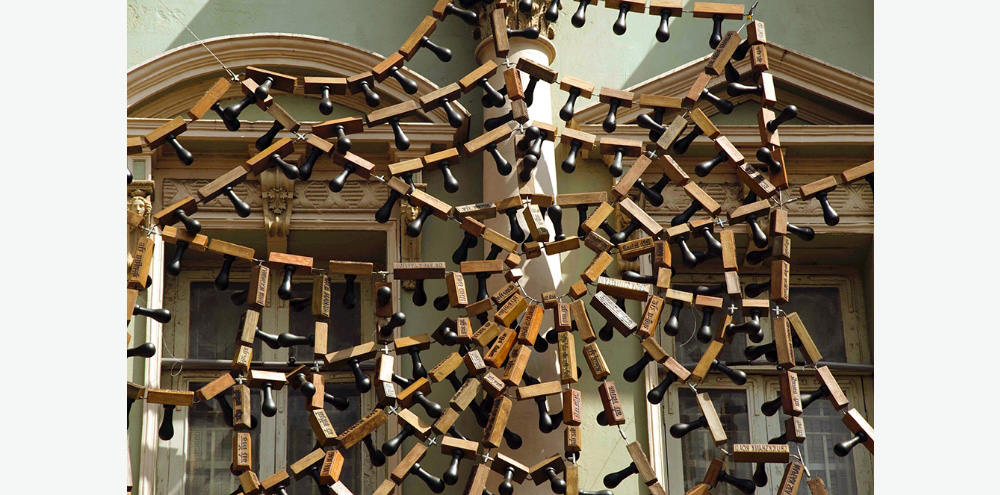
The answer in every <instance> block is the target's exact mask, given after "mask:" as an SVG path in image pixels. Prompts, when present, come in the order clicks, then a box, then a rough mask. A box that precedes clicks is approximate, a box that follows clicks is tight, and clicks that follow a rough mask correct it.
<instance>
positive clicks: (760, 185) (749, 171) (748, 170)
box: [736, 148, 784, 199]
mask: <svg viewBox="0 0 1000 495" xmlns="http://www.w3.org/2000/svg"><path fill="white" fill-rule="evenodd" d="M778 149H781V148H778ZM782 170H784V168H782ZM736 177H737V178H739V179H740V182H742V183H743V184H746V186H747V187H749V188H750V190H751V191H753V192H754V193H755V194H757V197H759V198H765V199H766V198H770V197H771V196H773V195H774V193H775V192H777V190H776V189H775V187H774V184H771V183H770V182H768V180H767V179H766V178H764V176H763V175H761V174H760V172H759V171H758V170H757V169H756V168H754V167H753V165H750V164H749V163H741V164H739V165H737V166H736Z"/></svg>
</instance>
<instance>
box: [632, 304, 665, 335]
mask: <svg viewBox="0 0 1000 495" xmlns="http://www.w3.org/2000/svg"><path fill="white" fill-rule="evenodd" d="M662 312H663V298H662V297H658V296H652V297H650V298H649V302H647V303H646V310H645V311H643V313H642V319H641V320H639V328H638V329H637V330H636V335H638V336H639V338H640V339H646V338H648V337H650V336H652V335H653V334H654V333H656V325H657V324H658V323H659V322H660V313H662Z"/></svg>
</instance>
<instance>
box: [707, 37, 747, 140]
mask: <svg viewBox="0 0 1000 495" xmlns="http://www.w3.org/2000/svg"><path fill="white" fill-rule="evenodd" d="M742 41H743V39H742V38H740V35H739V33H737V32H736V31H729V32H727V33H726V34H724V35H723V36H722V41H720V42H719V44H718V45H716V47H715V51H714V52H712V55H711V56H710V57H709V58H708V62H707V63H705V72H706V73H708V74H712V75H713V76H718V75H721V74H722V73H723V70H724V69H725V67H726V64H727V63H728V62H729V60H730V59H732V58H733V53H735V52H736V48H737V47H738V46H739V45H740V43H741V42H742ZM712 139H715V138H712Z"/></svg>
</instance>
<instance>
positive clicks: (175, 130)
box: [145, 117, 187, 149]
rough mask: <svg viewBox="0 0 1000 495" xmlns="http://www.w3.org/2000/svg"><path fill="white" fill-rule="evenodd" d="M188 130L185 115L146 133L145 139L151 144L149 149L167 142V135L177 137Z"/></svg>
mask: <svg viewBox="0 0 1000 495" xmlns="http://www.w3.org/2000/svg"><path fill="white" fill-rule="evenodd" d="M186 130H187V122H185V121H184V117H176V118H174V119H173V120H171V121H170V122H167V123H166V124H163V125H161V126H160V127H158V128H157V129H156V130H154V131H153V132H150V133H149V134H146V137H145V139H146V142H147V143H148V144H147V146H149V149H154V148H157V147H159V146H160V145H161V144H163V143H164V142H166V140H167V136H170V135H173V136H174V137H176V136H177V135H179V134H181V133H182V132H184V131H186Z"/></svg>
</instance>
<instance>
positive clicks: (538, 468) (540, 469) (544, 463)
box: [528, 454, 566, 486]
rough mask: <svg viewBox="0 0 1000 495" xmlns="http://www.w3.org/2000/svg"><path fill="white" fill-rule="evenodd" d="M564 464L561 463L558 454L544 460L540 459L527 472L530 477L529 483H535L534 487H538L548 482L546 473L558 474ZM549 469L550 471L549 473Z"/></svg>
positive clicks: (561, 460) (560, 457)
mask: <svg viewBox="0 0 1000 495" xmlns="http://www.w3.org/2000/svg"><path fill="white" fill-rule="evenodd" d="M565 465H566V463H565V462H564V461H563V459H562V456H561V455H560V454H555V455H553V456H551V457H548V458H546V459H542V460H541V461H539V462H538V464H535V465H534V466H532V467H531V468H530V469H529V470H528V474H529V475H531V481H534V482H535V486H539V485H541V484H542V483H545V482H547V481H549V478H548V475H547V474H546V473H554V474H559V473H561V472H563V470H564V469H565ZM549 468H551V469H552V470H551V471H549Z"/></svg>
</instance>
